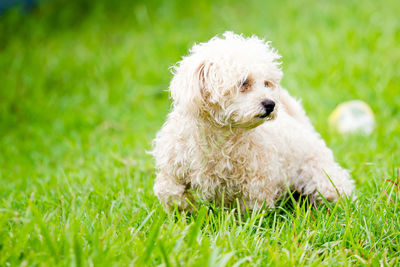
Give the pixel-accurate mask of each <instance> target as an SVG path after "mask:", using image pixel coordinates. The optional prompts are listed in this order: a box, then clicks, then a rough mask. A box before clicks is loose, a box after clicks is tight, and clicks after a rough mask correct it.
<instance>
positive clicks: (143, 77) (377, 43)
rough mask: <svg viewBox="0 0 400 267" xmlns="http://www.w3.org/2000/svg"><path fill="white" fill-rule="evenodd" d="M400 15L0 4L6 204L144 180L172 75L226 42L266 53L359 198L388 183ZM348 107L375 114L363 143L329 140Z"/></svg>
mask: <svg viewBox="0 0 400 267" xmlns="http://www.w3.org/2000/svg"><path fill="white" fill-rule="evenodd" d="M398 14H400V5H399V4H398V1H396V0H385V1H372V0H369V1H362V2H360V1H356V0H338V1H314V0H304V1H289V0H283V1H262V0H251V1H227V0H218V1H211V0H210V1H207V0H206V1H183V0H171V1H155V0H149V1H141V0H137V1H127V0H121V1H106V0H97V1H91V0H76V1H71V0H68V1H67V0H48V1H33V0H31V1H28V0H26V1H12V0H1V1H0V179H1V181H2V184H1V187H2V189H3V190H1V191H2V193H0V194H2V195H3V196H7V195H8V193H9V192H12V191H13V190H15V189H20V190H26V189H27V188H29V187H30V186H38V185H37V184H38V183H39V184H40V183H42V182H43V183H46V181H47V182H51V181H52V179H60V177H63V175H65V176H70V175H75V176H76V177H78V178H79V177H80V178H79V179H82V180H85V179H84V177H88V176H91V175H93V176H96V177H98V176H99V175H100V174H99V173H102V171H101V170H103V171H104V172H105V171H106V170H108V172H110V170H111V172H114V173H118V172H119V169H118V168H120V167H121V168H125V167H126V166H130V168H131V172H135V171H137V170H141V171H142V172H143V173H145V176H146V175H147V176H146V177H152V175H153V174H154V172H153V162H152V159H151V157H150V156H149V155H148V154H146V151H148V150H150V149H151V140H152V139H153V138H154V136H155V133H156V132H157V130H158V129H159V128H160V127H161V125H162V123H163V121H164V120H165V117H166V114H167V113H168V111H169V109H170V105H171V101H170V99H169V96H168V92H167V91H166V90H167V88H168V84H169V81H170V79H171V77H172V75H171V73H170V72H169V67H170V66H172V65H173V64H175V63H176V62H177V61H179V60H180V58H181V57H182V56H183V55H185V54H187V51H188V49H189V48H190V47H191V46H192V45H193V44H194V43H195V42H203V41H207V40H209V39H210V38H211V37H213V36H215V35H216V34H221V33H223V32H224V31H226V30H233V31H235V32H236V33H243V34H245V35H252V34H255V35H258V36H260V37H263V38H266V39H267V40H271V41H272V46H273V47H275V48H276V49H277V50H278V51H279V52H280V54H281V55H282V56H283V58H282V61H283V65H282V66H283V71H284V78H283V81H282V84H283V86H284V87H285V88H287V89H288V90H289V92H291V94H292V95H294V96H296V97H298V98H301V99H303V104H304V106H305V108H306V111H307V113H308V115H309V116H310V117H311V120H312V122H313V123H314V125H315V126H316V128H317V130H318V131H319V132H321V134H322V136H323V137H324V138H325V139H326V140H327V142H328V145H329V146H330V147H332V148H333V150H334V152H335V155H336V156H337V158H338V160H339V161H340V163H341V164H343V165H344V166H345V167H346V168H349V169H350V170H351V171H352V172H353V176H355V179H356V181H357V183H358V184H360V183H363V181H367V180H368V179H369V177H377V176H383V175H385V174H386V173H392V171H393V168H394V167H395V166H398V165H399V160H400V158H399V148H400V143H399V138H398V137H399V136H400V127H399V117H400V94H399V93H400V90H399V88H400V64H399V62H400V46H399V44H400V22H399V19H398ZM352 99H361V100H363V101H365V102H367V103H368V104H369V105H370V106H371V108H372V110H373V111H374V113H375V116H376V120H377V128H376V129H375V131H374V132H373V133H372V135H371V136H362V135H351V136H340V135H338V134H337V133H334V132H332V131H330V130H329V129H328V123H327V118H328V116H329V114H330V113H331V112H332V110H333V109H334V108H335V107H336V106H337V105H338V104H339V103H340V102H342V101H347V100H352ZM396 164H397V165H396ZM93 172H95V173H96V174H92V173H93ZM115 175H116V174H115ZM100 176H101V175H100ZM104 176H110V173H106V174H104ZM55 177H58V178H55ZM32 178H33V179H32ZM78 178H77V179H78ZM10 181H12V182H10ZM149 181H150V182H149V188H150V184H151V179H149ZM149 194H151V192H150V190H149Z"/></svg>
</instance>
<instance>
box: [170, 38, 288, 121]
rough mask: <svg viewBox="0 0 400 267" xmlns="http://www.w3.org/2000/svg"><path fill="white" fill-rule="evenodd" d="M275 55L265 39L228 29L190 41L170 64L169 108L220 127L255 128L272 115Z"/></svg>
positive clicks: (274, 107) (278, 71)
mask: <svg viewBox="0 0 400 267" xmlns="http://www.w3.org/2000/svg"><path fill="white" fill-rule="evenodd" d="M279 58H280V56H279V54H278V53H277V52H276V51H275V50H274V49H272V48H271V47H270V46H269V42H265V41H264V40H261V39H259V38H257V37H254V36H253V37H250V38H245V37H243V36H241V35H237V34H234V33H232V32H226V33H224V34H223V38H219V37H214V38H212V39H211V40H210V41H209V42H207V43H201V44H197V45H194V46H193V47H192V49H191V50H190V54H189V56H187V57H184V58H183V60H182V61H180V62H179V63H178V64H177V66H175V67H174V70H175V72H174V74H175V75H174V77H173V79H172V82H171V85H170V91H171V96H172V98H173V101H174V106H175V108H183V109H184V110H185V112H188V113H189V112H190V113H195V114H199V115H206V116H209V117H210V118H212V120H214V121H215V122H216V123H217V124H219V125H221V126H230V127H249V128H252V127H256V126H258V125H260V124H261V123H263V122H264V121H265V120H268V119H273V118H275V116H276V110H277V104H278V103H277V102H278V95H279V93H278V90H279V88H280V84H279V83H280V80H281V78H282V71H281V69H280V63H279V62H278V61H277V60H278V59H279Z"/></svg>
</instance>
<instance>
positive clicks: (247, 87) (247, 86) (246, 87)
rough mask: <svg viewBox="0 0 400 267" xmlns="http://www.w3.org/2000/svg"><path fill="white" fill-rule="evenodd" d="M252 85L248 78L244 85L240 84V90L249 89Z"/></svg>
mask: <svg viewBox="0 0 400 267" xmlns="http://www.w3.org/2000/svg"><path fill="white" fill-rule="evenodd" d="M249 87H250V81H249V80H248V79H246V80H245V81H244V82H243V83H242V85H241V86H240V92H244V91H247V90H248V89H249Z"/></svg>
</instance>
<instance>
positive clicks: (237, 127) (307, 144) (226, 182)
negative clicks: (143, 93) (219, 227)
mask: <svg viewBox="0 0 400 267" xmlns="http://www.w3.org/2000/svg"><path fill="white" fill-rule="evenodd" d="M279 59H280V56H279V54H278V53H277V52H276V51H275V50H274V49H272V48H271V47H270V44H269V42H265V41H264V40H261V39H259V38H257V37H255V36H253V37H250V38H245V37H243V36H241V35H237V34H234V33H232V32H226V33H224V34H223V37H222V38H220V37H214V38H212V39H211V40H210V41H209V42H207V43H201V44H197V45H194V46H193V47H192V49H191V50H190V54H189V56H187V57H184V58H183V59H182V61H180V62H179V63H178V64H177V65H176V66H175V67H174V77H173V79H172V81H171V85H170V88H169V89H170V92H171V96H172V99H173V110H172V111H171V113H170V114H169V115H168V119H167V121H166V122H165V124H164V126H163V127H162V129H161V130H160V132H158V134H157V136H156V138H155V140H154V149H153V152H152V154H153V155H154V157H155V160H156V168H157V170H158V173H157V178H156V182H155V185H154V192H155V194H156V195H157V197H158V198H159V199H160V200H161V202H162V203H163V205H164V207H165V208H166V209H169V208H171V207H173V206H174V205H177V206H178V207H179V208H180V209H188V208H189V207H190V206H189V204H188V202H187V200H188V199H189V200H191V201H193V196H192V194H193V193H196V194H197V196H198V197H199V198H200V199H202V200H207V201H214V202H216V203H221V200H222V197H224V203H225V204H227V205H229V204H232V203H234V202H235V201H236V199H238V200H239V201H240V203H242V204H241V205H243V206H244V203H245V205H246V206H247V207H249V208H250V209H253V208H256V207H258V206H259V205H261V204H263V203H265V204H266V205H268V206H270V207H272V206H273V205H274V202H275V200H276V199H277V198H278V197H279V196H280V195H281V194H282V193H283V192H284V191H286V188H287V187H288V186H289V187H291V188H294V189H296V190H297V191H299V192H301V193H302V194H307V195H312V196H313V197H315V198H316V199H319V194H318V192H319V193H320V194H321V195H322V196H323V197H325V198H326V199H328V200H330V201H335V200H336V199H337V198H338V194H337V191H336V189H335V188H334V186H333V185H332V183H331V182H330V180H329V178H328V175H329V177H330V179H331V180H332V181H333V183H334V185H335V186H336V188H337V190H338V191H339V193H340V194H345V195H349V194H350V193H351V192H352V190H353V187H354V186H353V181H352V180H350V178H349V173H348V172H347V171H346V170H344V169H343V168H341V167H340V166H339V165H338V164H337V163H336V162H335V161H334V158H333V154H332V152H331V150H330V149H329V148H328V147H327V146H326V144H325V142H324V141H323V140H322V139H321V138H320V136H319V134H318V133H317V132H316V131H315V130H314V127H313V126H312V125H311V123H310V121H309V119H308V118H307V116H306V114H305V112H304V109H303V108H302V106H301V104H300V103H299V101H297V100H295V99H294V98H293V97H291V96H290V95H289V93H288V92H287V91H286V90H285V89H283V88H281V86H280V80H281V78H282V71H281V69H280V63H279V62H278V60H279ZM265 101H269V103H271V102H274V103H275V107H274V108H273V111H272V112H270V111H271V110H268V109H267V108H266V107H265V104H264V105H263V104H262V103H263V102H265ZM269 108H271V107H269Z"/></svg>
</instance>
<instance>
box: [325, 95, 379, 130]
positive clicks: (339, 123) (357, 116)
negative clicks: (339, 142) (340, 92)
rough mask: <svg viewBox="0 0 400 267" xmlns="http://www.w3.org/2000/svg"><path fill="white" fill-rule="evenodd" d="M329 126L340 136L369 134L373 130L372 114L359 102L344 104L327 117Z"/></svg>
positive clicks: (373, 119) (353, 101)
mask: <svg viewBox="0 0 400 267" xmlns="http://www.w3.org/2000/svg"><path fill="white" fill-rule="evenodd" d="M329 125H330V127H332V128H335V129H336V130H337V131H338V132H339V133H341V134H346V133H354V132H361V133H364V134H370V133H372V131H373V130H374V128H375V118H374V113H373V112H372V110H371V108H370V107H369V106H368V105H367V104H366V103H365V102H363V101H361V100H352V101H348V102H344V103H342V104H340V105H338V106H337V107H336V109H335V110H334V111H333V112H332V113H331V115H330V116H329Z"/></svg>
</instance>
